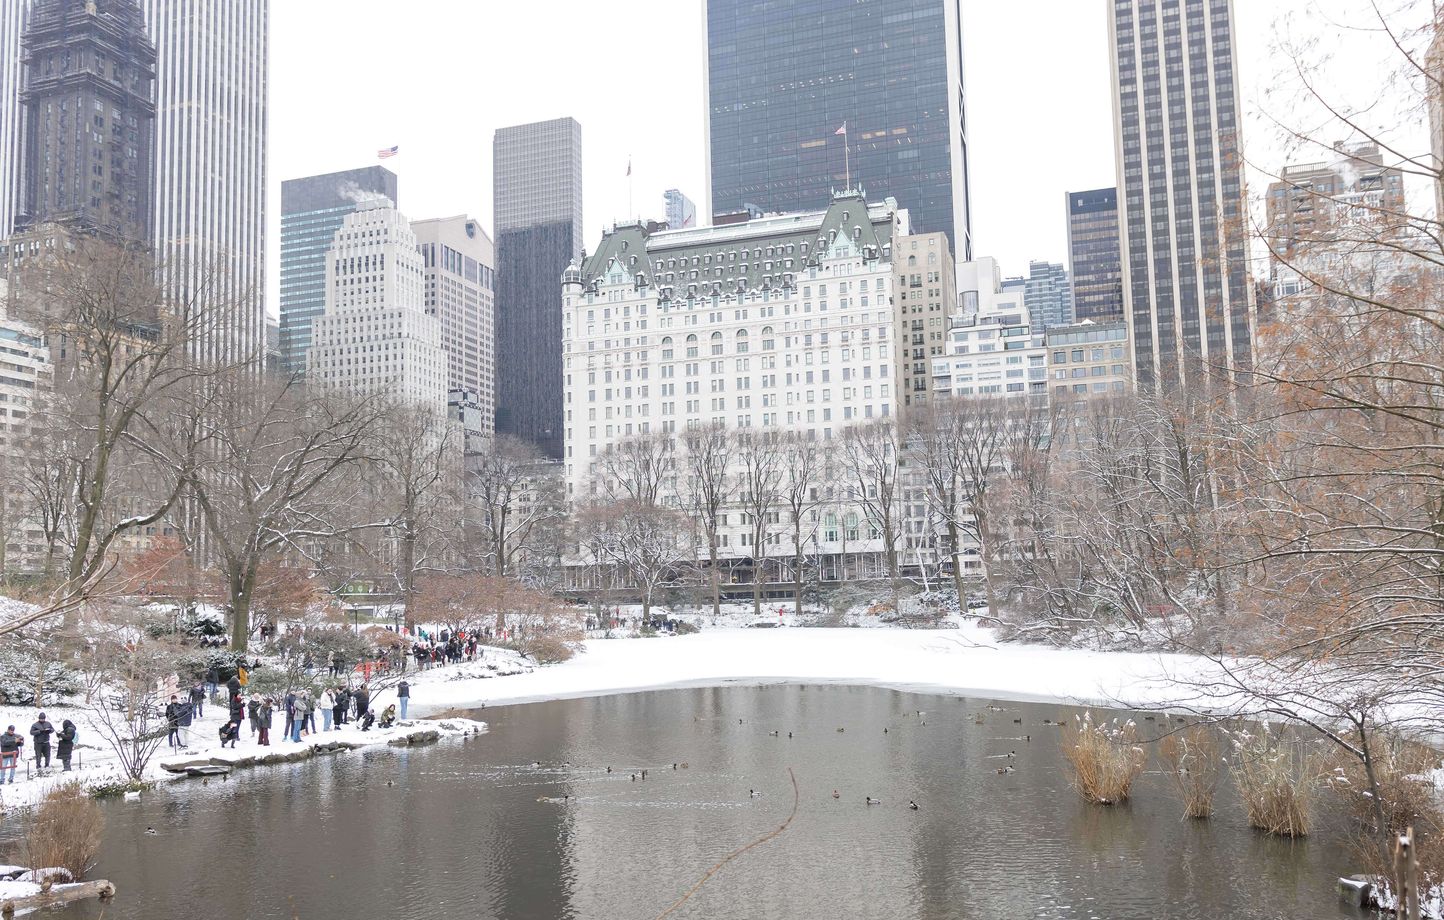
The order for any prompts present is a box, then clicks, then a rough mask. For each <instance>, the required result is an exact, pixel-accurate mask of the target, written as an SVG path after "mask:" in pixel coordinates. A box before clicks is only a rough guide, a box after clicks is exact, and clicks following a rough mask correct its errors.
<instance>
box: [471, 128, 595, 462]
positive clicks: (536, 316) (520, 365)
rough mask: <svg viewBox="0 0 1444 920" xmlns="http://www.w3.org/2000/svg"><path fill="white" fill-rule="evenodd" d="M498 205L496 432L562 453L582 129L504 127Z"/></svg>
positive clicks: (497, 159) (497, 147)
mask: <svg viewBox="0 0 1444 920" xmlns="http://www.w3.org/2000/svg"><path fill="white" fill-rule="evenodd" d="M492 151H493V177H492V181H493V189H494V193H495V194H494V202H495V207H496V215H495V216H496V273H497V290H496V355H497V360H496V430H497V432H498V433H500V434H509V435H513V436H515V437H518V438H522V439H523V440H527V441H530V442H532V443H534V444H536V445H537V446H538V447H539V448H540V449H541V450H542V452H543V453H545V454H546V455H547V456H549V457H551V458H553V459H560V458H561V455H562V301H561V288H560V285H559V284H558V279H560V278H561V276H562V272H563V271H565V270H566V267H567V265H568V264H570V263H571V261H572V260H573V259H575V258H577V257H578V256H579V255H580V254H581V251H582V128H581V125H579V124H577V123H576V121H574V120H573V119H570V118H559V119H556V120H554V121H545V122H539V123H536V124H529V125H518V126H515V127H511V128H502V129H500V130H498V131H497V132H496V137H495V139H494V141H493V143H492Z"/></svg>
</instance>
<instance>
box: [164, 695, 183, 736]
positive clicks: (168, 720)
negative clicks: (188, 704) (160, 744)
mask: <svg viewBox="0 0 1444 920" xmlns="http://www.w3.org/2000/svg"><path fill="white" fill-rule="evenodd" d="M180 713H181V704H180V697H178V696H176V695H175V694H174V693H172V694H171V695H170V702H169V703H167V704H166V707H165V727H166V729H167V730H168V732H167V734H166V738H165V743H166V744H169V745H170V746H171V747H172V748H178V747H180V746H181V745H180Z"/></svg>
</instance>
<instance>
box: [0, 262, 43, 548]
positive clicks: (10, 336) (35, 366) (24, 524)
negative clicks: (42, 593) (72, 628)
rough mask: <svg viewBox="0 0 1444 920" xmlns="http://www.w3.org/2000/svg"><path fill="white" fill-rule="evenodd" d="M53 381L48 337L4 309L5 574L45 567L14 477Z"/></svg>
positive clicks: (1, 285) (1, 527) (0, 333)
mask: <svg viewBox="0 0 1444 920" xmlns="http://www.w3.org/2000/svg"><path fill="white" fill-rule="evenodd" d="M5 296H6V283H5V282H4V281H3V280H0V303H3V301H4V298H5ZM54 377H55V374H54V368H53V367H52V365H51V363H50V346H49V345H48V344H47V343H46V341H45V337H44V335H43V334H42V333H41V332H40V330H38V329H35V328H34V327H31V326H28V325H26V324H25V323H21V322H19V321H17V320H10V319H5V318H4V310H3V309H0V543H3V547H0V548H3V550H4V552H0V575H13V574H16V573H20V572H32V571H39V570H40V568H41V566H42V565H43V562H44V555H45V537H44V534H43V532H42V531H41V529H40V526H39V525H38V524H37V523H36V522H35V521H32V520H30V519H29V517H28V514H27V510H28V509H29V507H30V501H29V499H28V497H27V496H26V495H25V494H24V492H23V490H22V489H21V486H20V481H19V477H18V476H17V475H13V474H14V473H16V472H18V470H19V466H20V462H21V461H22V459H23V458H24V457H25V456H26V452H27V442H28V440H29V437H30V434H31V431H32V426H33V425H35V424H36V421H37V417H36V412H37V410H38V409H39V405H38V401H39V400H40V399H42V398H43V397H44V394H45V393H46V392H48V391H49V390H50V388H51V387H52V386H53V384H54Z"/></svg>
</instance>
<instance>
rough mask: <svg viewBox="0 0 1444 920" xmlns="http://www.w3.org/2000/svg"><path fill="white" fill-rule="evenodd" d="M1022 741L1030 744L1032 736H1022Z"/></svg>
mask: <svg viewBox="0 0 1444 920" xmlns="http://www.w3.org/2000/svg"><path fill="white" fill-rule="evenodd" d="M1023 740H1024V741H1028V742H1031V741H1032V740H1033V736H1032V735H1024V736H1023Z"/></svg>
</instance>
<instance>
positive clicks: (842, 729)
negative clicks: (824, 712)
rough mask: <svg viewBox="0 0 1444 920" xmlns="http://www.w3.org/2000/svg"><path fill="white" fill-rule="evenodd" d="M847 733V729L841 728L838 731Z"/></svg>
mask: <svg viewBox="0 0 1444 920" xmlns="http://www.w3.org/2000/svg"><path fill="white" fill-rule="evenodd" d="M845 731H847V729H845V728H839V729H838V732H845Z"/></svg>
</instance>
